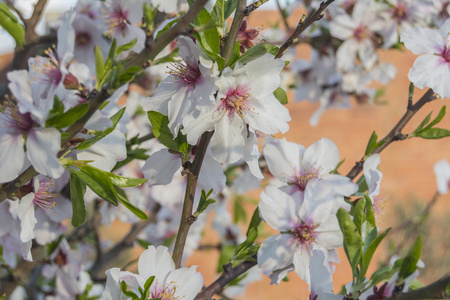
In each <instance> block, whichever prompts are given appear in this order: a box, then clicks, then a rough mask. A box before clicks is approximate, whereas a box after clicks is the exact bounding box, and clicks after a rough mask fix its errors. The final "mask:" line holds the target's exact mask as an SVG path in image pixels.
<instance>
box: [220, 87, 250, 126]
mask: <svg viewBox="0 0 450 300" xmlns="http://www.w3.org/2000/svg"><path fill="white" fill-rule="evenodd" d="M248 97H250V94H249V93H248V89H247V88H245V87H242V86H239V87H237V88H235V89H229V90H228V92H227V94H226V96H225V97H224V98H221V99H220V101H222V103H221V104H220V108H221V109H224V110H226V111H227V112H228V116H229V117H230V118H231V117H233V115H234V114H235V113H237V114H238V115H239V116H240V117H242V111H243V110H244V109H248V105H247V99H248Z"/></svg>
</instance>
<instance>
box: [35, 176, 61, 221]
mask: <svg viewBox="0 0 450 300" xmlns="http://www.w3.org/2000/svg"><path fill="white" fill-rule="evenodd" d="M53 186H54V183H53V181H52V180H50V179H49V178H44V179H41V180H39V189H38V190H37V191H36V192H35V193H34V199H33V203H34V204H36V205H37V206H39V207H40V208H42V209H43V210H45V211H46V212H49V213H52V214H54V215H56V212H54V211H53V210H52V209H53V207H55V206H56V203H55V201H52V199H53V198H54V197H56V196H57V195H56V194H54V193H51V192H50V190H51V189H53Z"/></svg>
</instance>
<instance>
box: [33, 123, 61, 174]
mask: <svg viewBox="0 0 450 300" xmlns="http://www.w3.org/2000/svg"><path fill="white" fill-rule="evenodd" d="M26 143H27V156H28V159H29V160H30V161H31V163H32V164H33V167H34V168H35V169H36V171H38V172H39V173H41V174H43V175H47V176H50V177H52V178H59V177H60V176H61V175H62V173H63V172H64V168H63V166H62V165H61V163H60V162H59V160H58V157H57V155H58V152H59V150H60V149H61V133H60V132H59V130H57V129H56V128H37V129H35V130H31V131H30V132H29V133H28V137H27V142H26Z"/></svg>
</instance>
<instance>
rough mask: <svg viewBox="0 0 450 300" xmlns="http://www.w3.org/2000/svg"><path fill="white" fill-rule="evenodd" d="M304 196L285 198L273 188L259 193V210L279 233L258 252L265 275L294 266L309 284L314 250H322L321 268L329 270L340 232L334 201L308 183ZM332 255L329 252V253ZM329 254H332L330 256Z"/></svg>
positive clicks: (328, 195) (283, 194) (287, 196)
mask: <svg viewBox="0 0 450 300" xmlns="http://www.w3.org/2000/svg"><path fill="white" fill-rule="evenodd" d="M307 189H308V190H310V191H307V192H306V193H305V197H304V198H303V199H301V194H300V193H296V194H294V195H292V196H291V195H288V194H286V193H284V192H283V191H281V190H279V189H278V188H276V187H274V186H271V185H269V186H267V187H266V189H265V190H264V192H263V193H262V194H261V202H260V203H259V210H260V213H261V216H262V218H263V220H264V221H266V222H267V223H268V224H269V225H270V226H271V227H273V228H274V229H276V230H279V231H280V234H277V235H275V236H271V237H269V238H268V239H266V240H265V241H264V242H263V243H262V244H261V247H260V248H259V251H258V265H259V267H260V268H262V270H263V272H264V274H266V275H270V274H271V273H272V272H274V271H276V270H279V269H283V268H286V267H289V266H290V265H291V264H293V265H294V268H295V272H296V273H297V275H298V276H299V277H300V278H301V279H303V280H304V281H305V282H306V283H308V284H309V283H310V273H309V264H310V258H311V257H312V255H313V251H314V250H319V251H322V252H323V254H324V256H325V262H324V266H325V267H327V268H328V270H330V272H331V271H332V268H331V264H330V261H331V259H330V258H331V257H332V256H334V253H333V252H335V249H338V248H340V247H342V240H343V238H342V233H341V231H340V229H339V224H338V220H337V218H336V215H335V214H334V213H332V212H333V206H334V203H333V202H334V200H335V198H334V197H333V196H332V195H331V194H324V193H322V192H321V188H320V186H316V184H309V185H308V186H307ZM330 252H331V253H330ZM330 254H331V255H330Z"/></svg>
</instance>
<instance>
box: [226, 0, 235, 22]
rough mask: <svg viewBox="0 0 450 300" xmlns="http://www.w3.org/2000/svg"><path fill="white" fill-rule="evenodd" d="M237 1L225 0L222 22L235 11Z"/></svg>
mask: <svg viewBox="0 0 450 300" xmlns="http://www.w3.org/2000/svg"><path fill="white" fill-rule="evenodd" d="M237 3H238V0H228V1H227V0H225V12H224V14H223V17H224V20H226V19H228V17H230V16H231V14H232V13H233V11H235V10H236V6H237Z"/></svg>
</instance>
